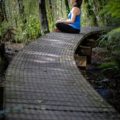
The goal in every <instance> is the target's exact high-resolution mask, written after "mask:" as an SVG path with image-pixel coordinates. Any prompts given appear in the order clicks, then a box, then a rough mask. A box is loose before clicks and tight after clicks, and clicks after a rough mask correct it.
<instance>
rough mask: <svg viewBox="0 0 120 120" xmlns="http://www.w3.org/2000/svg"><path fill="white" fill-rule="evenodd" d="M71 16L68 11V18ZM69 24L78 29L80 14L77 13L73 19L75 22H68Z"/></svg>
mask: <svg viewBox="0 0 120 120" xmlns="http://www.w3.org/2000/svg"><path fill="white" fill-rule="evenodd" d="M71 17H72V13H71V12H70V13H69V14H68V19H71ZM69 25H70V26H72V27H73V28H75V29H77V30H80V15H77V16H76V19H75V22H74V23H70V24H69Z"/></svg>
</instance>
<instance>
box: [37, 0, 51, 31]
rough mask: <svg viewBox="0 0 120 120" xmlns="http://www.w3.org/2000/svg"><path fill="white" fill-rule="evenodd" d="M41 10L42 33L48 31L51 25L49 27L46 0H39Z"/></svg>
mask: <svg viewBox="0 0 120 120" xmlns="http://www.w3.org/2000/svg"><path fill="white" fill-rule="evenodd" d="M39 12H40V22H41V28H42V29H41V32H42V33H48V32H49V27H48V20H47V14H46V4H45V0H39Z"/></svg>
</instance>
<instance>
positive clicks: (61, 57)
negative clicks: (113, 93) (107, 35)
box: [4, 28, 120, 120]
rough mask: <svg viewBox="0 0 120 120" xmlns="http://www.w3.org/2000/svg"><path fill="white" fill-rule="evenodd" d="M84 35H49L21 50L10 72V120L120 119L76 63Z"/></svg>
mask: <svg viewBox="0 0 120 120" xmlns="http://www.w3.org/2000/svg"><path fill="white" fill-rule="evenodd" d="M97 30H98V29H97V28H94V29H90V28H89V29H83V30H82V32H81V33H80V34H67V33H49V34H46V35H44V36H42V37H41V38H39V39H38V40H36V41H34V42H32V43H30V44H29V45H28V46H26V47H25V48H24V49H23V50H21V51H20V52H19V53H18V54H17V55H16V57H15V58H14V59H13V61H12V62H11V64H10V65H9V67H8V69H7V73H6V82H5V93H4V108H5V110H4V114H5V116H6V120H120V115H119V114H118V113H117V112H116V111H115V110H114V108H113V107H112V106H110V105H109V104H108V103H106V102H105V101H104V100H103V98H101V96H100V95H99V94H98V93H97V92H96V91H95V90H94V89H93V88H92V87H91V85H90V84H89V83H88V82H87V81H86V80H85V78H84V77H83V76H82V75H81V73H80V71H79V69H78V68H77V66H76V63H75V60H74V52H75V50H76V47H77V46H78V43H79V42H80V41H81V40H82V39H83V38H84V37H85V35H87V34H88V33H90V32H91V31H97Z"/></svg>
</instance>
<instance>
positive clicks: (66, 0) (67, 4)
mask: <svg viewBox="0 0 120 120" xmlns="http://www.w3.org/2000/svg"><path fill="white" fill-rule="evenodd" d="M65 6H66V12H67V15H68V14H69V12H70V7H69V3H68V0H65Z"/></svg>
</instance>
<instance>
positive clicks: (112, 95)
mask: <svg viewBox="0 0 120 120" xmlns="http://www.w3.org/2000/svg"><path fill="white" fill-rule="evenodd" d="M106 55H107V53H106V51H105V50H103V49H101V48H98V47H96V48H93V50H92V63H91V64H90V65H87V67H86V69H81V68H80V67H79V69H80V71H81V72H82V74H83V76H84V77H85V78H86V79H87V80H88V82H89V83H90V84H91V85H92V86H93V87H94V89H95V90H96V91H97V92H98V93H99V94H100V95H101V96H102V97H103V98H104V99H105V100H106V101H107V102H108V103H110V104H111V105H112V106H113V107H114V108H115V109H116V110H117V111H118V112H120V81H119V80H120V76H119V75H118V77H116V73H115V72H114V71H113V70H109V71H107V73H104V72H103V69H101V68H100V67H99V66H100V65H101V64H102V63H103V62H104V60H105V59H106ZM78 66H79V65H78Z"/></svg>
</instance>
